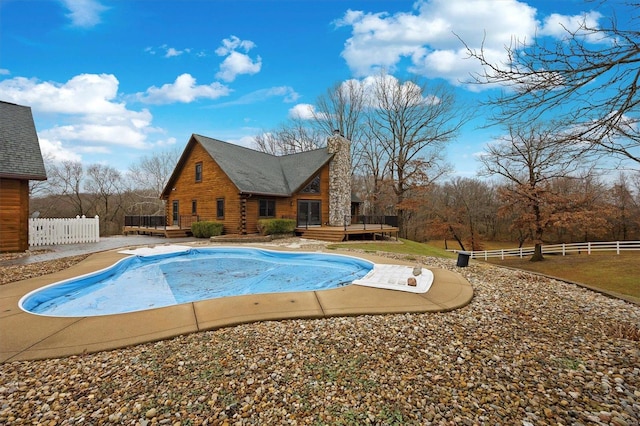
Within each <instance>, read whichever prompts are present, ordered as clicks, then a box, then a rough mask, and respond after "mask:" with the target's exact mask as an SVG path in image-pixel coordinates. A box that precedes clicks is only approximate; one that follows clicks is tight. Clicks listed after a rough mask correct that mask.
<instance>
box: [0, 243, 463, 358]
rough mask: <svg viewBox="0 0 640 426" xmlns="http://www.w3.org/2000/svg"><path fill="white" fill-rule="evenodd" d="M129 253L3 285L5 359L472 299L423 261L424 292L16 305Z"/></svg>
mask: <svg viewBox="0 0 640 426" xmlns="http://www.w3.org/2000/svg"><path fill="white" fill-rule="evenodd" d="M332 252H333V253H341V254H346V255H349V256H357V257H361V258H364V259H367V260H370V261H373V262H375V263H383V264H384V263H386V264H390V263H393V264H406V265H410V264H409V263H407V262H402V261H397V260H394V259H388V258H384V257H379V256H375V255H362V254H357V255H355V254H354V253H351V252H340V251H333V250H332ZM125 256H126V255H124V254H120V253H118V250H112V251H105V252H100V253H94V254H91V255H90V256H89V257H88V258H87V259H85V260H84V261H82V262H80V263H78V264H76V265H74V266H72V267H71V268H69V269H66V270H64V271H60V272H56V273H53V274H49V275H45V276H41V277H37V278H32V279H28V280H24V281H17V282H14V283H10V284H6V285H3V286H0V363H3V362H10V361H22V360H34V359H44V358H58V357H64V356H70V355H79V354H84V353H93V352H99V351H103V350H112V349H117V348H122V347H126V346H131V345H135V344H140V343H146V342H152V341H157V340H162V339H167V338H171V337H176V336H179V335H182V334H188V333H195V332H198V331H205V330H213V329H217V328H221V327H228V326H233V325H238V324H243V323H248V322H256V321H269V320H281V319H294V318H295V319H301V318H308V319H314V318H325V317H332V316H348V315H364V314H391V313H407V312H411V313H419V312H444V311H450V310H453V309H457V308H461V307H463V306H465V305H467V304H468V303H469V302H470V301H471V299H472V297H473V289H472V287H471V285H470V284H469V282H468V281H467V280H466V279H464V278H463V277H462V276H461V275H460V274H457V273H455V272H452V271H449V270H446V269H441V268H430V267H429V265H425V267H426V268H429V269H430V270H431V271H432V272H433V274H434V281H433V284H432V286H431V288H430V289H429V291H428V292H426V293H424V294H416V293H407V292H402V291H394V290H384V289H379V288H371V287H362V286H358V285H349V286H345V287H340V288H337V289H331V290H322V291H308V292H295V293H271V294H256V295H246V296H234V297H226V298H220V299H210V300H204V301H199V302H191V303H185V304H181V305H176V306H170V307H165V308H157V309H152V310H146V311H140V312H132V313H126V314H118V315H105V316H98V317H81V318H57V317H44V316H39V315H33V314H30V313H27V312H24V311H22V310H21V309H20V308H19V307H18V301H19V300H20V298H21V297H22V296H24V295H25V294H27V293H28V292H30V291H32V290H35V289H37V288H40V287H42V286H45V285H47V284H51V283H54V282H57V281H60V280H64V279H68V278H71V277H75V276H79V275H83V274H86V273H89V272H94V271H97V270H100V269H103V268H106V267H108V266H110V265H112V264H113V263H115V262H117V261H118V260H120V259H122V258H123V257H125Z"/></svg>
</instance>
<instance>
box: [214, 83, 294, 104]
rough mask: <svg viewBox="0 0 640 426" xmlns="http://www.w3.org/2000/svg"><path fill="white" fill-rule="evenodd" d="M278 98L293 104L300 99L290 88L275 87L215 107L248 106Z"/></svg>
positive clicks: (256, 91)
mask: <svg viewBox="0 0 640 426" xmlns="http://www.w3.org/2000/svg"><path fill="white" fill-rule="evenodd" d="M278 96H280V97H282V98H283V101H284V102H286V103H291V102H295V101H297V100H298V99H300V94H299V93H297V92H296V91H295V90H294V89H293V88H292V87H290V86H275V87H269V88H267V89H259V90H255V91H253V92H251V93H247V94H246V95H243V96H241V97H240V98H238V99H236V100H233V101H229V102H224V103H221V104H218V105H216V106H217V107H222V106H231V105H250V104H255V103H258V102H264V101H266V100H267V99H270V98H273V97H278Z"/></svg>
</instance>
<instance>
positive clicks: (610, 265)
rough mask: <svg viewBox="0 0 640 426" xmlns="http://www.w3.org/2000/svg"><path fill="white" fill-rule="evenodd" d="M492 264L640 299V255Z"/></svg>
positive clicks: (555, 257) (497, 261)
mask: <svg viewBox="0 0 640 426" xmlns="http://www.w3.org/2000/svg"><path fill="white" fill-rule="evenodd" d="M489 263H492V264H495V265H501V266H508V267H511V268H518V269H524V270H526V271H532V272H538V273H542V274H545V275H551V276H554V277H558V278H562V279H566V280H569V281H575V282H579V283H583V284H586V285H588V286H592V287H595V288H598V289H601V290H605V291H609V292H614V293H620V294H625V295H629V296H633V297H638V298H640V252H624V253H622V254H619V255H616V254H615V253H613V252H601V253H594V254H590V255H588V254H570V255H567V256H561V255H549V254H547V255H545V260H544V261H542V262H530V261H529V258H528V257H526V258H523V259H520V258H508V259H505V260H500V259H489Z"/></svg>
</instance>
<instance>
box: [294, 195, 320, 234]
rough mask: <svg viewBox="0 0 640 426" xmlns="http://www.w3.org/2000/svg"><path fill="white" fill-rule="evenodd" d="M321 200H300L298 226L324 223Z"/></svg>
mask: <svg viewBox="0 0 640 426" xmlns="http://www.w3.org/2000/svg"><path fill="white" fill-rule="evenodd" d="M321 211H322V210H321V209H320V201H316V200H298V227H299V228H304V227H307V226H320V225H322V214H321Z"/></svg>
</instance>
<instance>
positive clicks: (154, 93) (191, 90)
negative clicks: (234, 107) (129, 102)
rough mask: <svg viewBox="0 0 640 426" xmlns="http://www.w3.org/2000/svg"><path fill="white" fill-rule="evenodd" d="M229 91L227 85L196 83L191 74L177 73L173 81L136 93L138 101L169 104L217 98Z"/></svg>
mask: <svg viewBox="0 0 640 426" xmlns="http://www.w3.org/2000/svg"><path fill="white" fill-rule="evenodd" d="M229 93H231V89H229V87H227V86H225V85H223V84H221V83H218V82H214V83H211V84H209V85H198V84H196V79H195V78H193V76H191V74H186V73H185V74H182V75H179V76H178V77H177V78H176V80H175V81H174V82H173V83H167V84H164V85H162V87H156V86H152V87H150V88H148V89H147V91H146V92H144V93H137V94H136V97H137V99H138V100H139V101H141V102H145V103H150V104H169V103H174V102H182V103H189V102H193V101H195V100H197V99H199V98H205V99H217V98H220V97H222V96H227V95H228V94H229Z"/></svg>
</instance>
